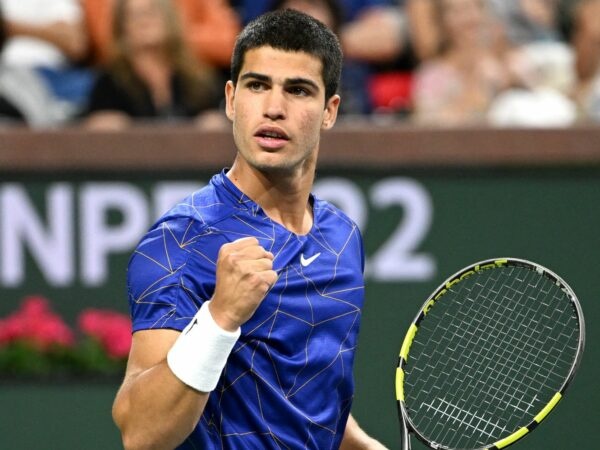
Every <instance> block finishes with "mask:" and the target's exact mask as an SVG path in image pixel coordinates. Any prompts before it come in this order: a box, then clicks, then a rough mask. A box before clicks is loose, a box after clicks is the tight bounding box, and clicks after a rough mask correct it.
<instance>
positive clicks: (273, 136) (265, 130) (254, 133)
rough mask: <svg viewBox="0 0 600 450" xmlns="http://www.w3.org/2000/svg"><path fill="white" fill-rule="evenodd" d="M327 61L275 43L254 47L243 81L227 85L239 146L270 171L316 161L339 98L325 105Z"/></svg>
mask: <svg viewBox="0 0 600 450" xmlns="http://www.w3.org/2000/svg"><path fill="white" fill-rule="evenodd" d="M321 69H322V66H321V61H320V60H319V59H318V58H316V57H314V56H312V55H309V54H308V53H302V52H286V51H283V50H276V49H274V48H272V47H259V48H256V49H252V50H249V51H248V52H247V53H246V54H245V57H244V64H243V66H242V69H241V71H240V75H239V79H238V80H237V85H236V86H235V87H234V86H233V83H232V82H231V81H229V82H228V83H227V86H226V92H225V93H226V100H227V104H226V112H227V117H228V118H229V119H230V120H231V121H232V122H233V136H234V140H235V143H236V146H237V150H238V152H239V154H240V155H241V157H242V158H243V160H244V161H245V162H246V163H248V164H249V165H250V166H252V167H254V168H256V169H258V170H260V171H265V172H273V171H292V172H293V171H294V170H297V169H299V168H301V167H303V166H304V165H305V163H306V162H312V163H314V162H316V156H317V151H318V146H319V138H320V132H321V130H322V129H329V128H331V127H332V126H333V124H334V123H335V119H336V117H337V110H338V106H339V101H340V99H339V97H338V96H337V95H335V96H333V97H332V98H331V99H329V100H328V101H327V104H325V85H324V82H323V78H322V74H321Z"/></svg>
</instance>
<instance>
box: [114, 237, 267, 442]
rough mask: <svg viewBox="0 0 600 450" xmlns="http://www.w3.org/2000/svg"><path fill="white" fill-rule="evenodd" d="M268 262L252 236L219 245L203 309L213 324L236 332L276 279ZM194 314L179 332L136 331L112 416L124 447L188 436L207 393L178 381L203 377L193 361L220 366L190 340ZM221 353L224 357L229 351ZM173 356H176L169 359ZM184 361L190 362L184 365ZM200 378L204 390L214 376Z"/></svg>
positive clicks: (175, 440)
mask: <svg viewBox="0 0 600 450" xmlns="http://www.w3.org/2000/svg"><path fill="white" fill-rule="evenodd" d="M272 261H273V254H271V253H270V252H267V251H266V250H265V249H264V248H262V247H261V246H259V245H258V240H257V239H255V238H242V239H238V240H237V241H234V242H232V243H228V244H225V245H223V246H222V247H221V250H220V251H219V257H218V260H217V272H216V287H215V292H214V295H213V297H212V300H211V302H210V306H209V307H208V311H209V313H208V312H207V314H209V315H210V316H211V320H212V321H214V324H215V326H218V327H220V328H221V329H227V330H230V331H234V330H237V329H238V328H239V327H240V326H241V325H242V324H243V323H244V322H246V321H247V320H248V319H249V318H250V317H251V316H252V314H254V311H255V310H256V308H258V305H259V304H260V303H261V301H262V300H263V298H264V296H265V294H266V292H267V290H268V289H269V288H270V286H271V285H273V283H275V281H276V280H277V273H276V272H275V271H273V270H272ZM206 306H208V304H207V305H206ZM201 311H203V309H202V308H201ZM198 317H199V315H196V317H195V318H194V320H193V321H192V322H191V324H190V327H188V328H189V329H186V330H187V332H186V333H184V334H183V335H181V334H180V333H178V332H177V331H173V330H167V329H163V330H146V331H138V332H136V333H134V335H133V342H132V346H131V352H130V354H129V361H128V364H127V370H126V373H125V380H124V382H123V384H122V385H121V388H120V389H119V392H118V393H117V396H116V398H115V402H114V405H113V418H114V421H115V423H116V424H117V426H118V427H119V429H120V430H121V435H122V438H123V444H124V447H125V448H126V449H127V450H134V449H135V450H138V449H165V448H174V447H176V446H177V445H179V444H180V443H181V442H183V441H184V440H185V439H186V437H187V436H188V435H189V434H190V433H191V432H192V431H193V429H194V428H195V426H196V424H197V423H198V421H199V420H200V417H201V416H202V413H203V412H204V408H205V406H206V402H207V401H208V396H209V393H207V392H201V391H199V390H196V389H193V388H192V387H190V386H188V385H187V384H185V383H184V382H183V381H181V380H182V379H187V380H191V381H195V382H198V377H201V378H202V377H203V376H204V375H202V374H200V375H198V371H196V370H195V369H196V367H193V366H194V362H198V361H200V363H201V364H208V365H210V364H213V363H214V365H213V366H211V367H208V366H203V367H201V369H203V368H206V367H208V368H209V369H210V368H212V369H214V372H216V371H217V370H218V371H219V374H220V370H222V367H223V366H222V365H219V364H216V363H215V362H214V360H212V361H211V360H210V359H209V361H208V362H207V361H206V358H203V355H206V354H211V353H212V352H211V350H214V349H210V348H207V347H204V348H203V347H202V345H203V344H205V342H202V341H201V340H195V339H193V335H194V334H195V333H196V332H197V331H198V330H199V329H202V328H203V327H202V326H201V325H198V326H197V327H196V328H194V331H193V332H192V331H191V329H192V328H193V327H194V325H195V324H196V323H200V322H199V320H196V319H197V318H198ZM203 317H206V315H203ZM202 323H204V324H205V325H206V324H207V323H206V322H202ZM180 336H181V337H180ZM189 339H193V340H191V341H190V340H189ZM176 341H177V343H176ZM182 344H183V346H182ZM171 349H174V350H175V351H176V353H177V356H173V352H171V354H170V355H169V356H170V357H171V358H170V359H169V361H170V362H171V364H168V363H167V355H168V354H169V352H170V351H171ZM177 350H179V351H177ZM189 350H191V351H189ZM221 355H222V356H224V357H227V356H228V355H229V354H228V353H227V354H226V355H225V354H223V353H222V354H221ZM173 357H175V358H177V359H176V360H173ZM173 362H175V366H174V365H173ZM223 364H224V363H223ZM182 366H188V367H187V368H184V370H182ZM190 367H191V369H190ZM178 371H179V372H178ZM176 373H179V375H175V374H176ZM182 375H184V376H183V377H182ZM217 375H218V374H217ZM202 381H203V383H202V385H207V384H211V385H212V386H211V387H209V388H206V390H207V391H210V390H212V389H214V386H215V385H216V379H211V383H208V382H206V383H205V382H204V381H206V378H204V380H202ZM212 381H214V383H212ZM191 384H192V385H195V386H198V385H199V384H194V383H191ZM203 390H204V389H203Z"/></svg>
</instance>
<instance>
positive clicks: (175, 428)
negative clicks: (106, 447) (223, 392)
mask: <svg viewBox="0 0 600 450" xmlns="http://www.w3.org/2000/svg"><path fill="white" fill-rule="evenodd" d="M208 396H209V394H208V393H204V392H199V391H196V390H195V389H193V388H191V387H189V386H187V385H186V384H184V383H183V382H182V381H181V380H179V379H178V378H177V377H176V376H175V375H174V374H173V372H172V371H171V369H170V368H169V367H168V365H167V362H166V360H165V361H163V362H161V363H159V364H157V365H156V366H154V367H152V368H150V369H147V370H145V371H143V372H141V373H139V374H135V375H131V376H130V377H129V378H128V379H126V380H125V382H124V383H123V385H122V386H121V389H120V390H119V392H118V394H117V397H116V399H115V403H114V405H113V418H114V420H115V423H116V424H117V426H118V427H119V429H120V430H121V434H122V439H123V445H124V447H125V449H127V450H133V449H164V448H174V447H176V446H177V445H179V444H180V443H181V442H183V441H184V440H185V438H186V437H187V436H188V435H189V434H190V433H191V432H192V430H193V429H194V427H195V426H196V424H197V423H198V421H199V420H200V416H201V415H202V412H203V411H204V407H205V406H206V402H207V400H208Z"/></svg>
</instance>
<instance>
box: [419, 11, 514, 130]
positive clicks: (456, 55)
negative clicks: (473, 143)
mask: <svg viewBox="0 0 600 450" xmlns="http://www.w3.org/2000/svg"><path fill="white" fill-rule="evenodd" d="M435 5H436V11H435V12H436V20H437V27H438V29H439V30H440V33H441V39H440V43H441V45H440V48H439V50H438V52H437V54H436V56H434V57H432V58H431V59H429V60H425V62H424V63H423V64H422V65H421V66H420V67H419V68H418V69H417V72H416V74H415V82H414V92H413V100H414V108H415V111H414V117H415V120H416V122H417V123H421V124H434V125H460V124H470V123H481V122H483V121H485V117H486V113H487V111H488V108H489V106H490V104H491V102H492V101H493V99H494V98H495V97H496V95H497V94H498V93H499V92H501V91H502V90H504V89H505V88H507V87H508V86H509V84H510V76H509V73H508V71H507V70H506V68H505V67H504V66H503V61H502V59H501V58H500V57H499V55H498V51H497V48H496V45H497V36H496V35H495V33H494V31H495V28H493V27H491V26H490V25H491V23H492V20H491V16H490V15H489V13H488V12H487V9H486V5H485V3H484V1H483V0H439V1H437V2H435Z"/></svg>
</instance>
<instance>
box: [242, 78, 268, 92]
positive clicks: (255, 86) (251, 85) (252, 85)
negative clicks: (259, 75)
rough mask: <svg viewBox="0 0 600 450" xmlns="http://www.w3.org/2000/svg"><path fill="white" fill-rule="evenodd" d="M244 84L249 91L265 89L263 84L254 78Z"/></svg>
mask: <svg viewBox="0 0 600 450" xmlns="http://www.w3.org/2000/svg"><path fill="white" fill-rule="evenodd" d="M246 86H247V87H248V89H250V90H251V91H257V92H258V91H262V90H264V89H265V84H264V83H262V82H261V81H256V80H253V81H249V82H248V83H246Z"/></svg>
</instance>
